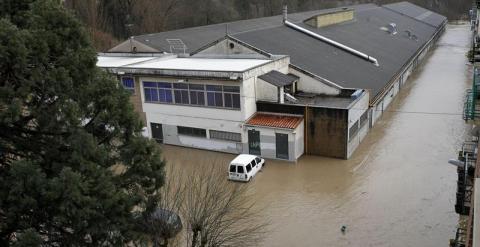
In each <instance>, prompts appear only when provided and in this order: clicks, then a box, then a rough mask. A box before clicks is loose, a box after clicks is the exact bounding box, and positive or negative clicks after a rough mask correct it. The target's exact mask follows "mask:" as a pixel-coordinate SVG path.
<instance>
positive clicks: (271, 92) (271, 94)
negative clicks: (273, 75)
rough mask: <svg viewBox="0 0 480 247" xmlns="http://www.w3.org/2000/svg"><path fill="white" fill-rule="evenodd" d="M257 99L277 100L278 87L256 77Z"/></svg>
mask: <svg viewBox="0 0 480 247" xmlns="http://www.w3.org/2000/svg"><path fill="white" fill-rule="evenodd" d="M256 84H257V100H261V101H268V102H278V88H277V87H276V86H274V85H272V84H270V83H268V82H266V81H264V80H262V79H259V78H257V83H256Z"/></svg>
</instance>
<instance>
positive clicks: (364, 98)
mask: <svg viewBox="0 0 480 247" xmlns="http://www.w3.org/2000/svg"><path fill="white" fill-rule="evenodd" d="M369 100H370V98H369V94H368V91H364V92H363V93H362V94H361V95H360V98H359V99H358V100H357V101H356V102H355V104H353V105H352V106H351V107H350V109H348V128H350V127H352V125H353V124H354V123H355V122H356V121H358V120H359V119H360V117H361V116H362V114H363V113H364V112H365V111H366V110H368V103H369Z"/></svg>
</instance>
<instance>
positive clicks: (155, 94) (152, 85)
mask: <svg viewBox="0 0 480 247" xmlns="http://www.w3.org/2000/svg"><path fill="white" fill-rule="evenodd" d="M143 92H144V94H145V102H161V103H172V102H173V98H172V84H171V83H167V82H148V81H144V82H143Z"/></svg>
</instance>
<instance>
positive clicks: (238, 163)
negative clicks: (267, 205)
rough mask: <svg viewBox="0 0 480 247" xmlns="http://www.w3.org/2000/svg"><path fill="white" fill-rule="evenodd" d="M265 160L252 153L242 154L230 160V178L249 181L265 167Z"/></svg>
mask: <svg viewBox="0 0 480 247" xmlns="http://www.w3.org/2000/svg"><path fill="white" fill-rule="evenodd" d="M264 164H265V160H264V159H262V158H260V157H257V156H255V155H250V154H240V155H238V156H237V157H236V158H235V159H233V160H232V162H230V165H229V167H228V179H230V180H236V181H244V182H248V181H250V179H252V177H253V176H255V174H257V172H258V171H260V170H261V169H262V168H263V165H264Z"/></svg>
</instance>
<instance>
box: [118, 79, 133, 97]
mask: <svg viewBox="0 0 480 247" xmlns="http://www.w3.org/2000/svg"><path fill="white" fill-rule="evenodd" d="M121 81H122V86H123V88H125V89H126V90H127V91H129V92H130V93H132V94H134V93H135V80H134V79H133V77H131V76H122V78H121Z"/></svg>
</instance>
